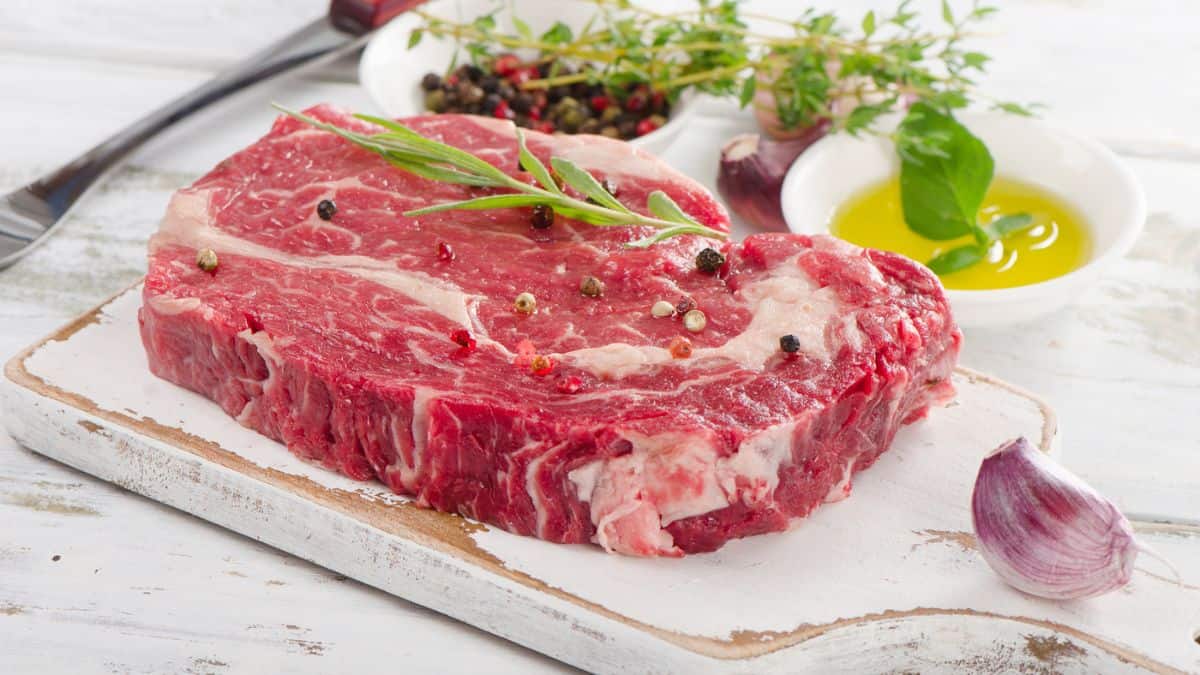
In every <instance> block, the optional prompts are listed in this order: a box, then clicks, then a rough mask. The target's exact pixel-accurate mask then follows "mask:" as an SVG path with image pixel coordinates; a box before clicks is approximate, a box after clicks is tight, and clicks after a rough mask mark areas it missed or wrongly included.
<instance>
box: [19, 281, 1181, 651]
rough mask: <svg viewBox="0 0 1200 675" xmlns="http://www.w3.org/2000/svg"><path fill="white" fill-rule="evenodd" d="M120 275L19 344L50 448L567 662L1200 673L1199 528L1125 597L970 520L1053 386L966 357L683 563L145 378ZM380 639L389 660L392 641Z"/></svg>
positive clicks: (31, 435)
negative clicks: (441, 506) (909, 406)
mask: <svg viewBox="0 0 1200 675" xmlns="http://www.w3.org/2000/svg"><path fill="white" fill-rule="evenodd" d="M139 304H140V289H138V288H135V289H131V290H129V291H126V292H125V293H123V294H122V295H120V296H118V297H117V298H115V299H114V300H112V301H110V302H109V303H108V304H106V305H105V306H103V307H101V308H99V309H97V310H95V311H93V312H91V313H89V314H87V315H85V316H83V317H81V318H80V319H79V320H77V321H76V322H74V323H72V324H71V325H69V326H67V327H66V328H64V329H63V330H61V331H59V332H58V333H57V334H55V335H54V336H51V337H50V338H48V339H47V340H45V341H43V342H41V343H39V344H37V345H35V346H33V347H31V348H30V349H29V350H28V351H26V352H25V353H23V354H22V355H19V356H18V357H16V358H14V359H13V360H12V361H10V362H9V363H8V365H7V367H6V369H5V376H6V377H5V380H4V381H3V384H4V385H5V386H3V387H0V389H2V391H3V395H4V399H5V405H4V409H5V413H6V419H5V423H6V424H7V425H8V428H9V430H10V431H11V432H12V433H13V435H14V436H16V438H17V439H18V440H19V441H21V442H22V443H24V444H26V445H28V446H29V447H30V448H32V449H33V450H35V451H38V452H40V453H43V454H45V455H47V456H49V457H52V458H54V459H57V460H59V461H62V462H64V463H66V464H69V465H71V466H74V467H76V468H78V469H80V470H82V471H86V472H88V473H90V474H93V475H95V476H98V477H100V478H103V479H106V480H109V481H112V482H114V483H117V484H118V485H121V486H123V487H125V488H128V489H129V490H132V491H134V492H138V493H141V494H143V495H146V496H148V497H150V498H152V499H155V500H158V501H161V502H164V503H166V504H170V505H172V506H174V507H176V508H179V509H182V510H184V511H187V512H189V513H193V514H195V515H197V516H199V517H201V518H204V519H206V520H209V521H211V522H213V523H216V524H218V525H221V526H223V527H227V528H229V529H232V530H235V531H237V532H240V533H242V534H244V535H246V536H249V537H253V538H255V539H258V540H260V541H263V542H266V543H268V544H271V545H273V546H276V547H278V548H281V549H283V550H286V551H289V552H291V553H293V554H295V555H298V556H300V557H302V558H305V559H307V560H311V561H313V562H315V563H318V564H320V565H323V566H325V567H328V568H330V569H333V570H336V571H337V572H340V573H342V574H345V575H347V576H350V577H353V578H355V579H359V580H361V581H363V582H365V583H367V584H370V585H373V586H376V587H378V588H381V589H383V590H385V591H388V592H390V593H393V594H395V595H398V596H401V597H404V598H407V599H409V600H412V601H414V602H417V603H420V604H422V605H426V606H428V607H431V608H434V609H436V610H439V611H441V612H444V613H446V614H448V615H450V616H453V617H456V618H458V619H461V620H463V621H466V622H468V623H471V624H473V625H475V626H478V627H480V628H482V629H484V630H487V631H490V632H492V633H495V634H497V635H500V636H503V637H505V638H508V639H510V640H513V641H515V642H519V643H521V644H523V645H526V646H528V647H530V648H533V649H536V650H538V651H541V652H544V653H546V654H549V655H551V656H553V657H555V658H558V659H561V660H563V661H565V662H567V663H571V664H573V665H576V666H579V667H581V668H585V669H588V670H592V671H600V672H687V673H693V672H718V673H761V672H796V671H799V670H807V669H812V670H813V671H814V672H823V673H829V672H879V671H884V670H892V669H906V668H911V669H915V670H919V671H921V672H936V671H955V670H962V669H967V670H989V671H990V670H996V671H1021V672H1029V671H1030V670H1031V669H1032V670H1034V671H1061V672H1126V671H1129V672H1142V671H1154V672H1178V671H1200V644H1197V643H1196V642H1195V631H1196V630H1197V629H1200V586H1198V585H1197V584H1200V574H1197V573H1198V572H1200V532H1198V531H1196V530H1189V529H1187V528H1183V527H1170V526H1162V525H1159V526H1152V525H1143V526H1140V527H1139V531H1140V532H1141V533H1142V535H1143V536H1144V537H1145V539H1146V540H1147V541H1149V542H1150V543H1151V544H1152V545H1153V546H1155V547H1156V548H1157V549H1158V550H1160V551H1161V552H1162V553H1164V554H1166V555H1167V556H1168V557H1170V558H1172V559H1173V560H1174V562H1175V564H1176V565H1177V566H1179V567H1180V569H1181V570H1183V571H1184V574H1185V581H1186V582H1187V584H1186V585H1184V586H1178V585H1175V584H1173V583H1171V582H1169V581H1168V580H1166V579H1164V578H1163V577H1161V576H1158V575H1160V574H1162V573H1163V571H1162V570H1161V569H1159V568H1158V567H1157V566H1156V565H1155V564H1154V563H1152V562H1150V561H1146V562H1145V563H1144V565H1145V567H1146V568H1147V570H1148V572H1139V573H1138V574H1136V576H1135V578H1134V581H1133V583H1132V584H1131V585H1130V586H1129V587H1128V588H1126V589H1125V590H1122V591H1121V592H1118V593H1113V594H1111V595H1109V596H1106V597H1103V598H1098V599H1093V600H1087V601H1081V602H1074V603H1053V602H1046V601H1042V600H1037V599H1034V598H1030V597H1028V596H1024V595H1022V594H1020V593H1018V592H1016V591H1014V590H1011V589H1009V588H1008V587H1006V586H1004V585H1003V584H1002V583H1001V582H1000V581H999V580H998V578H997V577H995V576H994V575H993V574H992V573H991V572H990V570H989V569H988V568H987V567H986V565H985V564H984V563H983V562H982V560H981V559H980V558H979V556H978V554H977V553H976V552H975V550H974V543H973V540H972V538H971V536H970V534H969V532H970V515H969V511H968V504H969V496H970V491H971V486H972V483H973V481H974V477H975V473H976V469H977V467H978V465H979V462H980V459H981V458H982V457H983V455H984V454H986V452H987V451H988V450H989V449H991V448H992V447H994V446H996V445H998V444H999V443H1000V442H1001V441H1003V440H1005V439H1008V438H1011V437H1013V436H1017V435H1025V436H1027V437H1029V438H1030V439H1031V440H1033V441H1035V442H1037V443H1040V444H1041V447H1042V448H1043V449H1045V450H1049V449H1050V447H1051V445H1052V444H1053V443H1054V442H1055V438H1056V433H1057V431H1056V428H1055V421H1054V417H1053V414H1052V413H1051V411H1050V410H1049V409H1048V408H1047V407H1046V406H1045V405H1044V404H1042V403H1041V402H1040V401H1038V400H1037V399H1036V398H1034V397H1032V396H1030V395H1029V394H1026V393H1024V392H1021V391H1019V390H1017V389H1015V388H1013V387H1011V386H1009V385H1006V384H1004V383H1002V382H998V381H995V380H993V379H990V378H987V377H985V376H982V375H977V374H974V373H969V372H966V371H960V372H959V373H958V374H957V375H956V378H955V381H956V384H957V386H958V388H959V397H958V400H957V402H956V403H955V404H954V405H952V406H951V407H949V408H947V409H942V410H934V411H933V412H932V415H931V417H930V419H929V420H927V421H924V422H921V423H918V424H916V425H913V426H909V427H906V428H904V429H903V430H902V431H901V432H900V434H899V435H898V436H897V438H896V441H895V443H894V444H893V447H892V449H891V450H890V451H889V452H888V453H886V454H885V455H884V456H883V457H882V458H881V459H880V461H879V462H878V463H877V464H876V465H875V466H874V467H872V468H870V469H868V470H867V471H866V472H864V473H862V474H859V475H858V476H857V477H856V479H855V482H854V488H853V494H852V496H851V497H850V498H849V499H847V500H845V501H842V502H840V503H837V504H829V505H826V506H823V507H822V508H820V509H819V510H818V511H817V512H816V514H815V515H813V516H812V517H811V518H809V519H808V520H806V521H804V522H803V523H802V524H801V525H800V526H799V527H797V528H796V529H795V530H793V531H791V532H787V533H783V534H773V535H765V536H760V537H754V538H751V539H748V540H743V541H736V542H732V543H730V544H729V545H728V546H726V547H725V548H724V549H722V550H721V551H719V552H717V553H713V554H707V555H696V556H689V557H686V558H684V559H682V560H675V559H656V560H642V559H633V558H625V557H619V556H614V555H608V554H605V553H603V552H602V551H600V550H599V549H597V548H594V547H589V546H562V545H555V544H547V543H545V542H541V541H537V540H534V539H529V538H525V537H518V536H514V535H510V534H508V533H506V532H503V531H500V530H497V529H494V528H490V527H486V526H484V525H480V524H478V523H474V522H470V521H466V520H464V519H462V518H460V517H458V516H454V515H447V514H440V513H435V512H432V511H426V510H423V509H420V508H417V507H415V506H413V505H411V504H409V503H407V502H406V500H405V499H403V498H399V497H396V496H394V495H391V494H389V493H388V492H387V491H386V490H385V489H384V488H383V487H382V486H381V485H378V484H375V483H359V482H355V481H352V480H350V479H348V478H345V477H343V476H340V475H337V474H335V473H331V472H329V471H326V470H324V469H321V468H318V467H313V466H310V465H308V464H305V463H303V462H301V461H300V460H298V459H296V458H294V457H293V456H292V455H290V454H289V453H288V452H287V450H286V449H285V448H284V447H283V446H281V445H279V444H277V443H275V442H273V441H270V440H268V439H266V438H264V437H262V436H260V435H258V434H257V433H255V432H252V431H250V430H248V429H244V428H242V427H241V426H239V425H238V424H236V423H235V422H234V421H233V420H232V419H230V418H229V417H227V416H226V415H225V414H224V413H223V412H222V411H221V410H220V409H219V408H218V407H217V406H216V405H215V404H213V403H211V402H209V401H208V400H206V399H204V398H202V397H200V396H198V395H196V394H192V393H190V392H187V391H185V390H183V389H180V388H178V387H175V386H173V385H171V384H168V383H167V382H164V381H161V380H158V379H157V378H155V377H153V376H152V375H150V373H149V371H148V370H147V368H146V363H145V357H144V355H143V352H142V347H141V343H140V340H139V338H138V333H137V308H138V306H139ZM383 657H384V655H383V654H381V658H383Z"/></svg>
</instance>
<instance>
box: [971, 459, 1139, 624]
mask: <svg viewBox="0 0 1200 675" xmlns="http://www.w3.org/2000/svg"><path fill="white" fill-rule="evenodd" d="M971 514H972V516H973V520H974V524H975V536H976V538H977V539H978V541H979V550H980V551H981V552H982V553H983V558H984V560H986V561H987V563H988V565H990V566H991V568H992V569H993V570H995V571H996V573H997V574H999V575H1000V576H1001V577H1003V578H1004V580H1005V581H1007V582H1008V583H1009V584H1011V585H1012V586H1014V587H1016V588H1017V589H1019V590H1022V591H1024V592H1026V593H1029V594H1030V595H1036V596H1040V597H1043V598H1050V599H1054V600H1066V599H1072V598H1088V597H1092V596H1096V595H1100V594H1102V593H1107V592H1109V591H1113V590H1116V589H1118V588H1120V587H1122V586H1124V585H1125V584H1127V583H1129V579H1130V577H1132V576H1133V564H1134V561H1135V560H1136V559H1137V555H1138V551H1139V550H1141V549H1142V547H1141V546H1139V545H1138V543H1137V541H1136V540H1135V539H1134V536H1133V528H1132V527H1131V526H1130V524H1129V521H1128V520H1127V519H1126V518H1125V516H1124V515H1122V514H1121V512H1120V511H1119V510H1117V507H1116V506H1114V505H1113V504H1112V502H1110V501H1108V500H1107V499H1105V498H1104V497H1103V496H1101V495H1100V494H1099V493H1097V492H1096V491H1095V490H1093V489H1092V488H1091V487H1090V486H1088V485H1087V484H1086V483H1084V482H1083V481H1082V480H1080V479H1079V478H1078V477H1077V476H1075V475H1074V474H1072V473H1071V472H1069V471H1067V470H1066V469H1065V468H1063V467H1062V466H1060V465H1059V464H1058V463H1056V462H1055V461H1054V460H1052V459H1050V458H1049V457H1047V456H1046V455H1045V454H1043V453H1041V452H1038V451H1037V450H1035V449H1034V448H1033V447H1032V446H1030V444H1029V442H1028V441H1026V440H1025V439H1024V438H1018V439H1016V440H1014V441H1009V442H1008V443H1005V444H1004V445H1002V446H1000V447H999V448H997V449H996V450H995V451H993V452H992V454H990V455H988V456H987V457H986V458H984V460H983V465H982V466H981V467H980V468H979V476H978V477H977V478H976V479H975V493H974V494H973V495H972V497H971Z"/></svg>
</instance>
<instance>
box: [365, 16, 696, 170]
mask: <svg viewBox="0 0 1200 675" xmlns="http://www.w3.org/2000/svg"><path fill="white" fill-rule="evenodd" d="M497 6H498V3H497V2H496V1H495V0H434V2H430V3H429V4H427V5H422V6H421V7H420V9H422V10H423V11H425V12H428V13H430V14H433V15H435V16H439V17H443V18H446V19H452V20H454V21H456V22H459V23H469V22H470V21H472V20H474V19H475V18H476V17H478V16H480V15H483V14H486V13H488V12H490V11H492V10H495V9H496V8H497ZM503 7H504V9H503V10H502V11H500V12H499V13H498V14H497V15H496V25H497V29H498V30H500V31H503V32H506V33H515V32H516V31H515V30H513V26H512V23H511V17H512V14H511V12H510V9H509V8H510V7H511V8H512V10H514V11H515V12H516V14H517V16H520V17H521V18H522V19H524V20H525V22H526V23H527V24H529V27H530V29H532V30H533V32H534V34H535V35H540V34H541V33H542V32H544V31H545V30H546V29H548V28H550V26H551V25H553V24H554V22H556V21H561V22H563V23H565V24H567V25H568V26H571V27H572V28H573V29H579V28H581V27H582V26H583V25H584V24H585V23H586V22H587V20H588V19H589V18H591V16H592V14H593V13H594V12H595V9H596V6H595V5H594V4H592V3H587V2H580V1H579V0H560V2H558V3H556V4H555V5H554V10H555V11H554V12H553V13H550V12H547V11H546V2H545V0H509V1H508V2H506V3H505V4H504V5H503ZM423 23H424V20H423V19H422V18H421V17H420V16H418V15H417V14H416V13H412V12H410V13H408V14H402V15H400V16H399V17H397V18H395V19H394V20H392V21H391V22H390V23H388V24H387V25H386V26H384V27H383V28H382V29H380V31H379V32H378V33H377V34H376V35H375V36H374V37H372V38H371V41H370V42H369V43H368V44H367V48H366V50H365V51H364V52H363V56H362V60H361V61H359V64H358V80H359V83H360V84H362V86H363V88H364V89H366V90H367V95H369V96H370V97H371V99H372V100H373V101H374V102H375V105H377V106H379V108H380V109H381V110H383V112H384V113H386V114H387V115H389V116H391V117H408V116H410V115H421V114H424V113H425V112H426V110H425V100H424V99H425V92H423V91H421V87H420V82H421V77H423V76H424V75H425V73H428V72H430V71H434V72H441V71H443V70H445V68H446V66H447V65H448V64H449V63H450V61H451V59H453V58H454V55H455V51H456V50H457V49H458V47H457V46H456V45H455V43H454V40H452V39H448V38H447V39H438V38H434V37H432V36H430V35H426V36H425V37H424V39H422V40H421V42H420V44H418V45H417V46H416V47H414V48H412V49H409V48H408V41H409V36H411V35H412V32H413V29H415V28H417V27H419V26H421V25H422V24H423ZM459 62H460V63H461V62H464V61H463V56H460V60H459ZM689 102H690V97H688V96H683V97H681V98H680V100H679V102H678V103H677V104H676V105H675V106H674V107H673V108H672V110H671V115H670V118H669V119H668V120H667V123H666V124H664V125H663V126H662V127H660V128H659V129H658V130H656V131H653V132H651V133H648V134H646V135H645V136H641V137H639V138H635V139H633V140H631V141H629V143H630V144H632V145H635V146H637V147H639V148H642V149H643V150H647V151H649V152H651V153H655V154H658V153H661V152H663V151H664V150H666V149H667V147H668V146H669V145H670V144H671V141H673V140H674V139H675V137H676V136H678V135H679V132H680V130H682V129H683V127H684V125H685V124H686V117H687V115H688V112H689V109H690V108H689V105H688V104H689Z"/></svg>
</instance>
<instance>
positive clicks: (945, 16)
mask: <svg viewBox="0 0 1200 675" xmlns="http://www.w3.org/2000/svg"><path fill="white" fill-rule="evenodd" d="M942 20H943V21H945V22H946V23H947V24H949V25H951V26H953V25H954V12H953V11H951V10H950V2H949V0H942Z"/></svg>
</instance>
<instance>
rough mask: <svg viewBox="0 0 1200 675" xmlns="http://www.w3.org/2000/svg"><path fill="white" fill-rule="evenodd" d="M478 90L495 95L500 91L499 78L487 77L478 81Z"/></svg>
mask: <svg viewBox="0 0 1200 675" xmlns="http://www.w3.org/2000/svg"><path fill="white" fill-rule="evenodd" d="M479 88H480V89H482V90H483V91H484V92H485V93H488V94H495V93H496V92H498V91H500V78H498V77H496V76H495V75H488V76H487V77H485V78H483V79H482V80H480V81H479Z"/></svg>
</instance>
